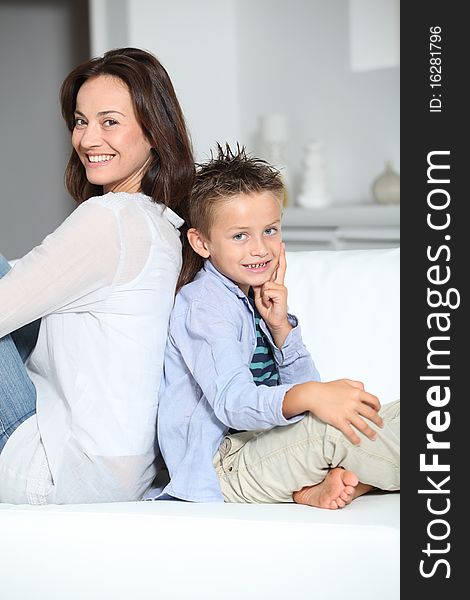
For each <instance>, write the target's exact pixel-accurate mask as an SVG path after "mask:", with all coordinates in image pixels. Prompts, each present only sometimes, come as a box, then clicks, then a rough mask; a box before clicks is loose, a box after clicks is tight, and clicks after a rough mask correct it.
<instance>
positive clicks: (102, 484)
mask: <svg viewBox="0 0 470 600" xmlns="http://www.w3.org/2000/svg"><path fill="white" fill-rule="evenodd" d="M61 105H62V114H63V117H64V119H65V122H66V124H67V126H68V128H69V130H70V131H71V133H72V146H73V150H72V155H71V157H70V160H69V163H68V166H67V170H66V176H65V180H66V185H67V189H68V190H69V192H70V194H71V195H72V196H73V197H74V198H75V200H76V201H77V202H78V203H79V205H78V207H77V208H76V209H75V210H74V211H73V213H72V214H71V215H70V216H69V217H68V218H67V219H66V220H65V221H64V223H63V224H62V225H61V226H60V227H59V228H58V229H57V230H56V231H54V233H52V234H51V235H49V236H47V237H46V238H45V240H44V241H43V242H42V244H40V245H39V246H37V247H36V248H34V249H33V250H32V251H31V252H30V253H28V254H27V255H26V256H25V257H23V258H22V259H21V260H19V261H18V262H17V263H16V264H15V266H14V268H13V269H12V270H11V271H8V272H7V273H6V274H5V272H6V271H7V270H8V266H7V264H6V261H4V260H3V262H2V264H0V274H1V275H4V277H2V279H0V338H1V340H0V501H2V502H10V503H31V504H46V503H76V502H112V501H127V500H137V499H140V498H141V497H142V496H143V494H144V493H145V491H146V490H147V489H148V488H149V486H150V484H151V482H152V480H153V479H154V477H155V475H156V472H157V470H158V460H159V459H158V451H157V450H156V444H155V416H156V410H157V389H158V384H159V380H160V375H161V370H162V363H163V352H164V346H165V341H166V333H167V323H168V318H169V314H170V310H171V307H172V303H173V296H174V289H175V284H176V280H177V278H178V274H179V270H180V268H181V244H180V238H179V231H178V228H179V227H181V225H182V224H183V221H182V219H181V218H180V217H179V216H178V215H177V213H178V212H179V211H180V210H184V203H185V201H186V197H187V195H188V193H189V191H190V189H191V185H192V182H193V178H194V161H193V156H192V151H191V144H190V140H189V137H188V133H187V130H186V126H185V122H184V118H183V115H182V112H181V108H180V106H179V104H178V100H177V98H176V95H175V92H174V89H173V86H172V84H171V81H170V79H169V77H168V74H167V73H166V71H165V69H164V68H163V67H162V65H161V64H160V63H159V62H158V60H157V59H156V58H155V57H154V56H153V55H152V54H150V53H148V52H145V51H143V50H139V49H134V48H123V49H117V50H112V51H110V52H107V53H106V54H105V55H104V56H103V57H101V58H95V59H92V60H90V61H87V62H86V63H84V64H82V65H80V66H78V67H77V68H76V69H74V70H73V71H72V72H71V73H70V74H69V75H68V76H67V78H66V79H65V81H64V82H63V84H62V88H61ZM38 318H41V321H40V328H39V334H38V338H37V342H36V344H35V347H34V349H33V350H32V352H31V354H30V355H29V357H28V358H27V360H26V363H25V364H23V359H25V357H26V356H27V355H28V352H29V351H30V348H28V341H27V340H26V341H25V336H27V335H28V333H29V334H30V332H28V331H27V330H26V329H25V328H24V326H25V325H26V324H28V323H32V322H34V321H35V320H37V319H38ZM29 327H30V328H33V329H34V325H29ZM19 328H22V329H21V330H20V331H18V330H19ZM9 334H11V335H9ZM29 345H30V346H32V345H34V341H33V343H31V342H29Z"/></svg>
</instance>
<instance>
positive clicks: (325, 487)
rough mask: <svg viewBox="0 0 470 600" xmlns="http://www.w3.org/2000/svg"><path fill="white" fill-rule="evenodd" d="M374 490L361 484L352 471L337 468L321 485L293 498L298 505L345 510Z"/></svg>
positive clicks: (307, 488) (299, 493) (302, 491)
mask: <svg viewBox="0 0 470 600" xmlns="http://www.w3.org/2000/svg"><path fill="white" fill-rule="evenodd" d="M372 489H373V488H372V486H370V485H366V484H364V483H360V482H359V480H358V478H357V476H356V475H355V474H354V473H353V472H352V471H347V470H346V469H342V468H341V467H335V468H334V469H331V470H330V471H329V472H328V474H327V476H326V477H325V479H324V480H323V481H322V482H321V483H318V484H317V485H312V486H309V487H304V488H302V489H301V490H299V491H297V492H294V494H293V496H292V498H293V500H294V502H296V503H297V504H308V505H309V506H315V507H317V508H329V509H331V510H334V509H336V508H343V507H344V506H346V505H347V504H349V503H350V502H352V501H353V500H354V499H355V498H357V497H358V496H361V495H362V494H365V493H366V492H369V491H370V490H372Z"/></svg>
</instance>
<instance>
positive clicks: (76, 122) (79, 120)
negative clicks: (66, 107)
mask: <svg viewBox="0 0 470 600" xmlns="http://www.w3.org/2000/svg"><path fill="white" fill-rule="evenodd" d="M74 125H75V127H83V125H86V121H85V119H82V118H81V117H76V119H75V120H74Z"/></svg>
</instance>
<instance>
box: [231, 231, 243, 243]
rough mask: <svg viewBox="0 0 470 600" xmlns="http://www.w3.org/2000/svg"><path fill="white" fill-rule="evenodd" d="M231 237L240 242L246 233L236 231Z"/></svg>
mask: <svg viewBox="0 0 470 600" xmlns="http://www.w3.org/2000/svg"><path fill="white" fill-rule="evenodd" d="M233 239H234V240H236V241H237V242H241V241H243V240H244V239H246V233H237V234H235V235H234V236H233Z"/></svg>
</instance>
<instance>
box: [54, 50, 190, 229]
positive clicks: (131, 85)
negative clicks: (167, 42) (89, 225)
mask: <svg viewBox="0 0 470 600" xmlns="http://www.w3.org/2000/svg"><path fill="white" fill-rule="evenodd" d="M99 75H108V76H112V77H117V78H119V79H120V80H121V81H122V82H124V83H125V84H126V86H127V88H128V90H129V93H130V95H131V98H132V102H133V105H134V110H135V113H136V117H137V121H138V122H139V125H140V126H141V127H142V131H143V132H144V135H145V136H146V138H147V140H148V141H149V143H150V145H151V146H152V160H151V162H150V164H149V166H148V168H147V171H146V172H145V174H144V176H143V178H142V183H141V188H142V192H143V193H144V194H146V195H147V196H150V197H151V198H153V199H154V200H155V201H158V202H162V203H163V204H165V205H166V206H169V207H170V208H171V209H172V210H175V212H177V213H178V214H180V215H181V216H182V217H183V218H185V213H186V211H187V207H186V202H187V199H188V196H189V193H190V191H191V187H192V184H193V181H194V171H195V167H194V159H193V153H192V147H191V141H190V139H189V135H188V132H187V129H186V124H185V120H184V117H183V112H182V110H181V107H180V105H179V102H178V99H177V97H176V93H175V90H174V88H173V84H172V83H171V80H170V77H169V76H168V73H167V72H166V70H165V69H164V67H163V66H162V65H161V64H160V62H159V61H158V60H157V58H156V57H155V56H154V55H153V54H151V53H149V52H147V51H145V50H140V49H138V48H117V49H115V50H110V51H109V52H106V53H105V54H104V55H103V56H102V57H98V58H92V59H90V60H88V61H86V62H84V63H83V64H81V65H79V66H78V67H76V68H75V69H74V70H73V71H72V72H71V73H70V74H69V75H68V76H67V77H66V78H65V80H64V82H63V83H62V87H61V90H60V102H61V108H62V116H63V117H64V119H65V122H66V124H67V127H68V129H69V130H70V132H72V131H73V129H74V126H75V108H76V100H77V94H78V91H79V89H80V87H81V86H82V85H83V84H84V83H85V81H87V80H88V79H90V78H92V77H97V76H99ZM65 185H66V187H67V190H68V191H69V193H70V194H71V196H72V197H73V198H74V199H75V200H76V201H77V202H83V201H84V200H87V199H88V198H90V197H91V196H97V195H101V194H102V193H103V189H102V187H101V186H97V185H93V184H90V183H89V182H88V180H87V178H86V173H85V167H84V166H83V165H82V163H81V161H80V159H79V157H78V155H77V153H76V152H75V150H73V149H72V154H71V156H70V159H69V162H68V165H67V168H66V171H65Z"/></svg>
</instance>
